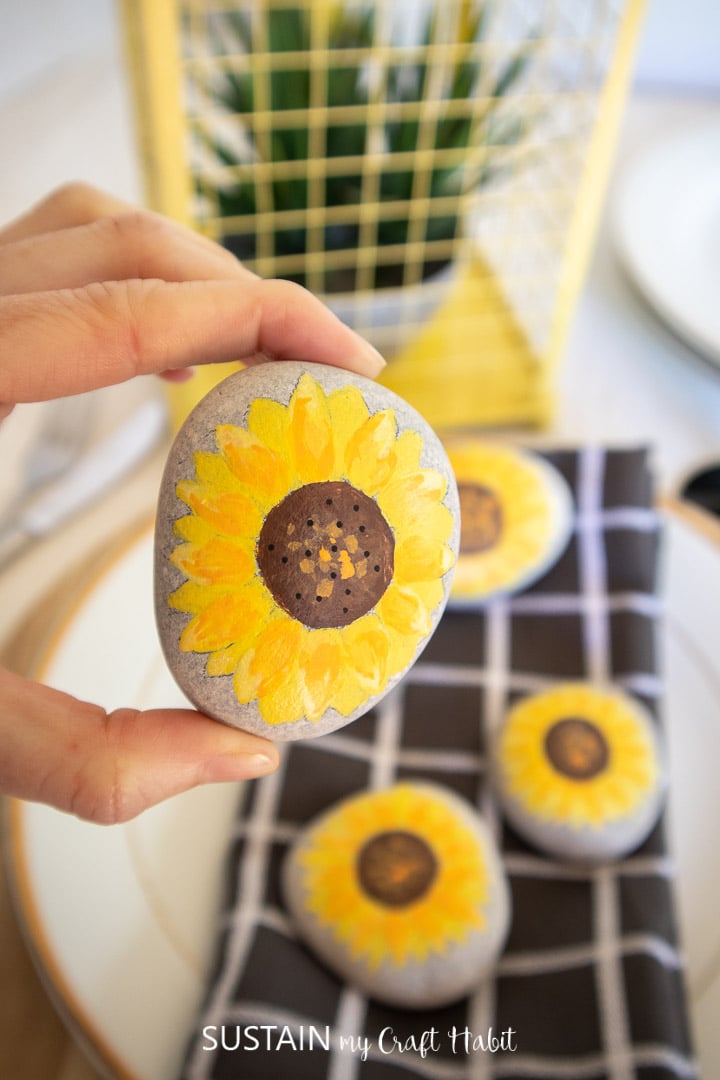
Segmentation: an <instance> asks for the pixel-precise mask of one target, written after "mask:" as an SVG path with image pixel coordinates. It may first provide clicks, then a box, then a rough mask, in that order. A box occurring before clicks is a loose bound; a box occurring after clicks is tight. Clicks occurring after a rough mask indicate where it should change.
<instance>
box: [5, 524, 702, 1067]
mask: <svg viewBox="0 0 720 1080" xmlns="http://www.w3.org/2000/svg"><path fill="white" fill-rule="evenodd" d="M668 541H669V543H668V558H667V560H666V564H667V573H666V583H665V592H666V597H667V610H668V616H667V620H666V627H667V633H666V635H665V638H666V650H665V654H666V670H667V676H668V699H667V709H666V714H667V719H668V726H669V740H670V745H671V759H672V769H671V795H672V798H671V821H670V825H671V839H672V846H673V849H674V851H675V853H676V861H677V863H678V870H679V874H678V899H679V909H680V919H681V927H682V932H683V938H684V943H685V948H686V952H687V957H688V981H689V992H690V998H691V1009H692V1014H693V1020H694V1027H695V1036H696V1043H697V1049H698V1053H699V1058H700V1062H701V1066H702V1069H703V1072H704V1074H705V1075H707V1076H717V1075H720V1030H719V1029H718V1025H717V1016H718V1015H720V922H719V921H718V919H717V912H716V905H717V899H716V898H717V896H718V895H720V859H718V857H717V846H716V838H715V828H714V826H715V823H716V822H717V821H718V820H720V788H719V787H718V784H717V767H718V762H720V666H718V664H717V662H716V656H715V655H714V654H716V649H715V644H716V642H717V641H718V640H719V639H720V610H719V609H718V607H717V605H715V604H709V603H707V598H708V597H711V596H720V548H718V547H717V546H714V545H713V544H712V543H711V542H710V541H709V540H708V539H706V538H705V537H704V536H703V535H701V534H699V533H697V532H695V531H694V530H693V529H692V528H691V527H690V526H689V525H688V524H686V523H685V521H684V520H683V519H682V518H681V517H678V516H675V515H670V517H669V521H668ZM151 573H152V552H151V538H150V536H149V535H143V536H142V537H140V538H139V539H138V540H137V541H136V542H135V543H134V544H133V545H132V547H131V548H130V549H129V550H128V551H127V553H126V554H125V555H124V556H123V557H122V558H121V559H120V560H119V561H118V562H117V563H116V564H115V565H114V567H113V568H112V570H111V571H109V572H108V573H106V574H105V576H104V577H102V578H101V579H100V580H99V582H98V583H97V585H96V586H95V588H94V589H92V590H91V591H90V592H89V594H88V595H87V596H86V597H85V598H84V599H83V600H82V601H81V602H80V604H79V606H78V608H77V610H76V611H75V613H74V614H73V616H72V617H71V619H70V621H69V622H68V624H67V625H66V627H65V630H64V632H63V633H62V635H61V636H60V639H59V641H58V642H57V644H56V645H55V647H54V649H53V650H52V652H51V655H50V656H49V658H48V661H47V663H46V665H45V668H44V671H43V674H44V677H45V678H46V679H47V680H48V681H50V682H51V683H52V684H53V685H55V686H58V687H60V688H62V689H65V690H68V691H72V692H73V693H76V694H80V695H84V696H86V697H89V698H91V699H92V698H95V699H96V700H97V699H101V700H102V701H103V703H104V704H106V705H107V706H108V707H111V708H112V707H115V706H117V705H120V704H124V705H133V704H135V705H139V706H143V707H152V706H154V705H158V704H160V703H161V702H162V703H163V704H166V705H168V704H181V703H182V697H181V695H180V692H179V691H178V690H177V688H176V687H175V685H174V683H173V682H172V680H171V678H170V676H169V675H168V674H167V672H166V668H165V664H164V662H163V661H162V659H161V656H160V651H159V646H158V644H157V640H156V636H155V633H154V623H153V614H152V608H151V595H152V589H151V587H150V579H151ZM118 609H120V610H124V611H128V610H130V611H133V612H134V613H135V620H134V629H133V633H132V634H131V635H128V633H127V626H126V624H125V622H124V621H123V620H116V619H113V612H115V611H117V610H118ZM99 640H100V641H102V642H103V646H102V648H101V649H98V646H97V643H98V641H99ZM89 656H92V657H93V663H88V662H87V658H88V657H89ZM237 797H238V789H237V787H236V786H235V785H217V786H214V787H209V788H204V789H198V790H196V791H193V792H190V793H188V794H187V795H184V796H181V797H179V798H176V799H173V800H171V801H169V802H167V803H164V804H163V805H161V806H159V807H157V808H155V809H154V810H151V811H149V812H148V813H146V814H144V815H143V816H142V817H141V818H139V819H138V820H136V821H134V822H130V823H129V824H127V825H123V826H117V827H115V828H113V829H102V828H98V827H96V826H92V825H87V824H85V823H83V822H80V821H78V820H76V819H75V818H73V817H70V816H68V815H65V814H60V813H57V812H55V811H53V810H51V809H49V808H47V807H44V806H39V805H34V804H30V803H15V804H13V815H12V832H11V838H12V854H13V869H14V878H15V883H16V886H17V889H18V895H19V899H20V906H21V912H22V916H23V919H24V921H25V923H26V926H27V929H28V931H29V937H30V940H31V943H32V946H33V948H34V951H35V953H36V956H37V958H38V960H39V963H40V966H41V968H42V970H43V971H44V972H45V974H46V977H47V980H48V983H49V986H50V989H51V991H52V992H53V994H54V996H55V998H56V1000H57V1001H58V1002H59V1004H60V1006H61V1009H62V1010H63V1012H64V1013H65V1015H66V1016H67V1017H68V1018H69V1019H70V1021H71V1022H72V1024H73V1026H74V1027H75V1029H76V1030H77V1031H78V1033H79V1034H80V1035H81V1036H82V1037H83V1039H84V1040H85V1041H86V1042H89V1043H90V1045H91V1046H92V1047H93V1048H94V1049H95V1051H96V1053H97V1056H98V1057H99V1059H100V1060H101V1061H102V1062H104V1063H105V1065H106V1066H107V1068H108V1069H109V1070H110V1074H111V1075H113V1076H117V1077H122V1078H123V1080H174V1078H175V1077H176V1075H177V1072H178V1067H179V1065H180V1061H181V1058H182V1055H183V1050H184V1043H185V1039H186V1037H187V1035H188V1033H189V1032H190V1031H191V1029H192V1025H193V1021H194V1018H195V1014H196V1009H197V1007H198V1004H199V1001H200V998H201V995H202V993H203V987H204V978H205V974H206V971H207V965H208V962H209V958H210V953H211V948H212V938H213V920H214V915H215V911H216V904H217V897H218V891H219V890H218V886H219V881H220V875H221V870H222V862H223V853H224V850H225V846H226V842H227V838H228V835H229V832H230V828H231V822H232V817H233V814H234V810H235V806H236V801H237ZM702 822H705V823H708V827H705V828H698V823H702ZM710 823H712V824H710Z"/></svg>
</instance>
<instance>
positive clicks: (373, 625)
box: [343, 615, 390, 711]
mask: <svg viewBox="0 0 720 1080" xmlns="http://www.w3.org/2000/svg"><path fill="white" fill-rule="evenodd" d="M343 644H344V645H345V648H346V650H347V664H348V667H349V668H350V669H351V670H352V672H353V673H354V677H355V679H356V680H357V682H358V684H359V685H360V686H361V687H362V688H363V689H364V691H365V696H366V697H368V696H370V695H373V694H379V693H381V691H382V690H384V688H385V685H386V683H387V680H388V664H387V661H388V653H389V649H390V639H389V636H388V633H387V630H386V629H385V628H384V626H383V625H382V623H381V621H380V619H378V618H377V617H376V616H374V615H368V616H367V617H365V618H363V619H358V621H357V622H355V623H351V624H350V626H348V627H347V628H346V629H345V630H344V631H343ZM350 711H352V710H350Z"/></svg>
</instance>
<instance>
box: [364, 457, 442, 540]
mask: <svg viewBox="0 0 720 1080" xmlns="http://www.w3.org/2000/svg"><path fill="white" fill-rule="evenodd" d="M446 489H447V480H446V479H445V477H444V476H443V475H442V473H439V472H436V471H435V470H434V469H421V470H419V471H418V472H416V473H412V474H411V475H410V476H406V477H403V478H401V479H399V480H398V479H393V480H392V481H391V483H389V484H388V485H387V487H385V489H384V490H383V491H381V492H380V494H379V495H378V498H377V502H378V506H379V507H380V509H381V510H382V512H383V514H384V515H385V518H386V520H387V522H388V524H389V525H390V526H391V527H393V528H394V529H396V530H397V531H398V532H401V533H406V534H407V533H420V532H422V533H424V534H425V535H430V536H433V537H434V538H435V539H437V540H447V539H448V538H449V537H450V535H451V533H452V530H453V525H454V520H453V515H452V514H451V513H450V511H449V510H448V508H447V507H446V506H444V505H443V502H442V499H443V497H444V495H445V491H446Z"/></svg>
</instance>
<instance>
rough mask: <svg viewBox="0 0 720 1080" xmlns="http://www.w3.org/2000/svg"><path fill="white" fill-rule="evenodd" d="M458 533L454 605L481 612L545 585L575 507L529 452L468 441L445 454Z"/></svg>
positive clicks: (549, 468)
mask: <svg viewBox="0 0 720 1080" xmlns="http://www.w3.org/2000/svg"><path fill="white" fill-rule="evenodd" d="M448 455H449V457H450V463H451V465H452V467H453V469H454V472H455V478H456V480H457V485H458V490H459V493H460V513H461V518H462V531H461V536H460V555H459V557H458V564H457V570H456V573H455V580H454V582H453V588H452V595H451V601H452V603H453V605H457V606H460V605H473V604H483V603H485V602H487V601H488V600H491V599H492V598H493V597H495V596H498V595H504V594H509V593H515V592H518V591H519V590H520V589H524V588H526V587H527V586H528V585H531V584H532V583H533V582H534V581H536V580H537V579H538V578H540V577H542V575H543V574H544V573H546V572H547V570H549V569H550V567H551V566H552V565H553V564H554V563H555V562H556V561H557V560H558V559H559V558H560V556H561V554H562V553H563V551H564V549H565V547H566V546H567V542H568V540H569V538H570V533H571V532H572V525H573V502H572V495H571V494H570V490H569V488H568V486H567V484H566V482H565V480H564V479H563V477H562V476H561V474H560V473H559V472H558V470H557V469H556V468H555V467H554V466H553V465H551V464H550V463H549V462H547V461H545V460H544V459H543V458H541V457H539V456H538V455H537V454H531V453H529V452H527V451H520V450H516V449H513V448H512V447H509V446H501V445H498V444H495V443H490V442H483V441H481V440H479V439H468V440H465V441H462V442H457V443H454V444H450V445H449V446H448Z"/></svg>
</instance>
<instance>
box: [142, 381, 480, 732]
mask: <svg viewBox="0 0 720 1080" xmlns="http://www.w3.org/2000/svg"><path fill="white" fill-rule="evenodd" d="M457 522H458V502H457V490H456V487H455V484H454V480H453V476H452V470H451V469H450V467H449V464H448V461H447V458H446V456H445V452H444V450H443V448H442V446H441V445H440V443H439V441H438V439H437V438H436V436H435V435H434V434H433V432H432V431H431V429H430V428H429V427H428V425H427V424H426V423H425V421H424V420H423V419H422V418H421V417H420V416H419V415H418V414H417V413H416V412H415V411H414V410H412V409H411V408H410V407H409V406H408V405H406V404H405V403H404V402H403V401H401V400H400V398H398V397H396V395H394V394H393V393H391V392H390V391H389V390H386V389H384V388H382V387H380V386H378V385H377V384H375V383H373V382H372V381H370V380H369V379H364V378H362V377H360V376H356V375H352V374H350V373H349V372H346V371H342V370H340V369H338V368H333V367H326V366H323V365H318V364H299V363H289V362H283V363H268V364H262V365H260V366H258V367H253V368H249V369H247V370H246V371H241V372H238V373H236V374H234V375H231V376H230V377H229V378H228V379H226V380H225V381H224V382H222V383H221V384H220V385H219V386H217V387H215V388H214V389H213V390H212V391H211V392H210V393H209V394H208V395H207V397H206V398H204V399H203V401H201V403H200V404H199V405H198V406H197V407H196V409H195V410H194V411H193V412H192V413H191V414H190V416H189V417H188V419H187V420H186V422H185V424H184V426H183V427H182V429H181V430H180V432H179V434H178V436H177V438H176V440H175V442H174V444H173V446H172V448H171V451H170V455H169V458H168V463H167V466H166V469H165V475H164V478H163V482H162V488H161V493H160V498H159V505H158V515H157V527H156V545H155V547H156V550H155V610H156V616H157V623H158V628H159V633H160V639H161V642H162V647H163V651H164V653H165V657H166V659H167V662H168V665H169V667H170V669H171V671H172V672H173V675H174V676H175V679H176V681H177V682H178V684H179V686H180V687H181V689H182V690H183V691H184V693H185V694H186V695H187V697H188V698H189V699H190V701H192V702H193V704H194V705H196V706H197V708H199V709H200V710H202V711H203V712H206V713H208V714H209V715H211V716H214V717H215V718H217V719H219V720H223V721H225V722H227V723H229V724H232V725H234V726H236V727H239V728H243V729H244V730H246V731H251V732H254V733H256V734H260V735H265V736H268V737H269V738H272V739H300V738H309V737H313V736H316V735H322V734H323V733H325V732H328V731H332V730H334V729H335V728H338V727H341V726H342V725H344V724H347V723H349V722H350V721H352V720H354V719H356V718H357V717H358V716H360V715H362V713H364V712H366V711H367V709H369V708H370V707H371V706H372V705H374V704H375V703H376V702H377V701H378V700H379V699H380V698H382V697H383V695H384V694H386V693H387V692H388V691H389V690H390V689H391V687H392V686H394V685H395V683H396V682H397V681H398V680H399V679H400V677H401V676H402V675H403V674H404V672H405V671H406V670H407V669H408V667H409V666H410V665H411V664H412V663H413V661H414V660H415V659H416V657H417V656H418V654H419V653H420V651H421V650H422V648H423V647H424V645H425V644H426V643H427V641H428V640H429V637H430V634H431V633H432V631H433V629H434V627H435V625H436V624H437V621H438V619H439V618H440V615H441V613H442V610H443V608H444V606H445V601H446V599H447V595H448V592H449V588H450V581H451V577H452V570H453V567H454V564H455V560H456V554H457V546H458V536H459V526H458V524H457Z"/></svg>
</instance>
